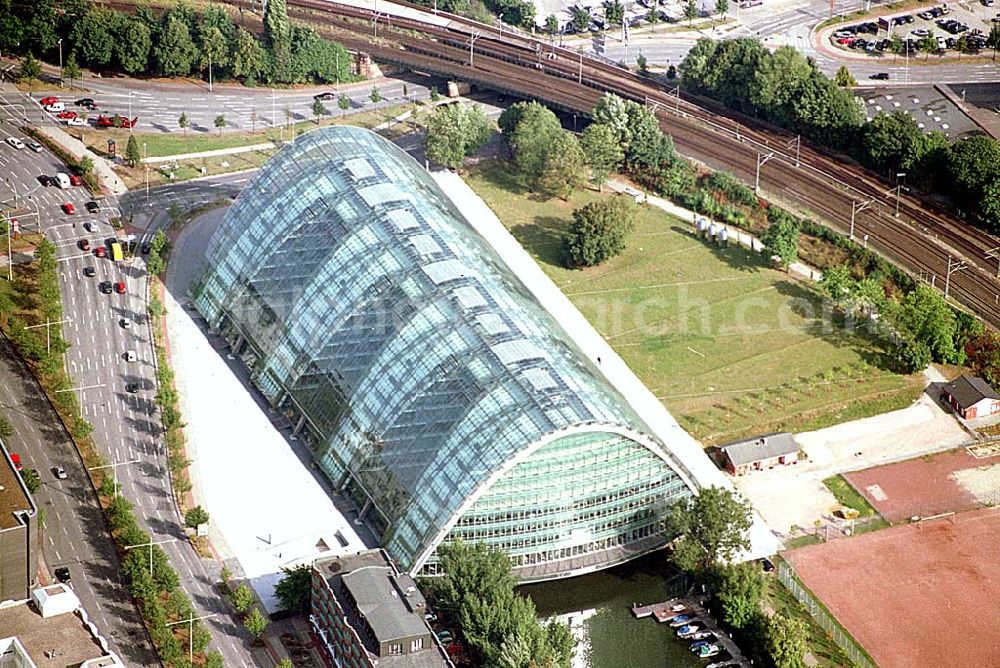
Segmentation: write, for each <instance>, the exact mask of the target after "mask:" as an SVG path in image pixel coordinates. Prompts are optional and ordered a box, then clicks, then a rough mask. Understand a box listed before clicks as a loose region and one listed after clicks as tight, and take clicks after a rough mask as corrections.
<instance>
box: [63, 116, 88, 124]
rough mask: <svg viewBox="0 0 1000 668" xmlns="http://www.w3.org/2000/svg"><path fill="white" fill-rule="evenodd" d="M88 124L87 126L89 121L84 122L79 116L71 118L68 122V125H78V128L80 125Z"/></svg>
mask: <svg viewBox="0 0 1000 668" xmlns="http://www.w3.org/2000/svg"><path fill="white" fill-rule="evenodd" d="M86 124H87V121H86V120H84V119H82V118H80V117H79V116H77V117H75V118H71V119H69V120H68V121H66V125H77V126H80V125H86Z"/></svg>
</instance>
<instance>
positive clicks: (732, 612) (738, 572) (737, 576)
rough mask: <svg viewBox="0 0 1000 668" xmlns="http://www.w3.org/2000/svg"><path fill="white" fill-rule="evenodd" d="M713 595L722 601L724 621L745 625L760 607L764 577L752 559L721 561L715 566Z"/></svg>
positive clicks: (737, 625)
mask: <svg viewBox="0 0 1000 668" xmlns="http://www.w3.org/2000/svg"><path fill="white" fill-rule="evenodd" d="M716 590H717V593H716V595H715V597H716V598H717V599H719V602H720V603H722V612H723V615H724V619H725V621H726V623H727V624H729V625H730V626H732V627H733V628H737V629H742V628H745V627H746V626H747V625H748V624H749V623H750V621H751V620H752V619H753V617H754V614H755V613H756V612H757V611H758V610H760V599H761V596H762V595H763V594H764V577H763V576H762V575H761V572H760V567H759V566H758V565H757V562H755V561H745V562H743V563H739V564H725V565H723V566H720V567H719V573H718V577H717V584H716Z"/></svg>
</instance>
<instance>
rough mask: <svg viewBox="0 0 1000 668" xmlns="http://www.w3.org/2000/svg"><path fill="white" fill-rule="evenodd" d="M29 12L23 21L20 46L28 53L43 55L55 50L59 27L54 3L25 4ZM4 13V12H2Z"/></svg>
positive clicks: (37, 0) (44, 0) (46, 0)
mask: <svg viewBox="0 0 1000 668" xmlns="http://www.w3.org/2000/svg"><path fill="white" fill-rule="evenodd" d="M25 6H27V7H28V8H30V10H31V11H30V12H29V13H28V15H27V16H26V17H24V18H23V20H25V21H26V23H25V24H24V33H23V34H24V41H23V42H22V44H21V46H22V47H24V46H27V47H28V50H29V51H37V52H38V53H41V54H45V53H49V52H50V51H52V49H54V48H56V42H57V41H58V39H59V36H58V35H56V27H57V26H58V25H59V20H58V15H57V13H56V7H55V2H54V1H53V0H34V2H29V3H26V5H25ZM4 13H5V12H4Z"/></svg>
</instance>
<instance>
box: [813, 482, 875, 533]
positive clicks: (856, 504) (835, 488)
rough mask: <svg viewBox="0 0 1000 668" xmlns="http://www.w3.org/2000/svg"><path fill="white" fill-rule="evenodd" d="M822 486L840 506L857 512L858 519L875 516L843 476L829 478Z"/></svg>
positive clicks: (869, 505)
mask: <svg viewBox="0 0 1000 668" xmlns="http://www.w3.org/2000/svg"><path fill="white" fill-rule="evenodd" d="M823 484H824V485H826V488H827V489H828V490H830V492H832V493H833V496H834V497H836V499H837V502H838V503H840V505H842V506H847V507H848V508H853V509H854V510H856V511H858V516H859V517H871V516H872V515H874V514H875V509H874V508H873V507H872V505H871V504H870V503H868V500H867V499H865V497H863V496H861V494H859V493H858V491H857V490H856V489H854V488H853V487H851V483H849V482H847V480H845V479H844V476H841V475H835V476H831V477H829V478H827V479H826V480H824V481H823ZM869 530H870V529H869Z"/></svg>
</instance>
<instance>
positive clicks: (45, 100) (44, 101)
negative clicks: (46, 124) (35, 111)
mask: <svg viewBox="0 0 1000 668" xmlns="http://www.w3.org/2000/svg"><path fill="white" fill-rule="evenodd" d="M38 102H39V104H41V105H42V106H43V107H47V106H49V105H50V104H56V103H57V102H59V98H58V97H55V96H50V97H43V98H42V99H41V100H39V101H38Z"/></svg>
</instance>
